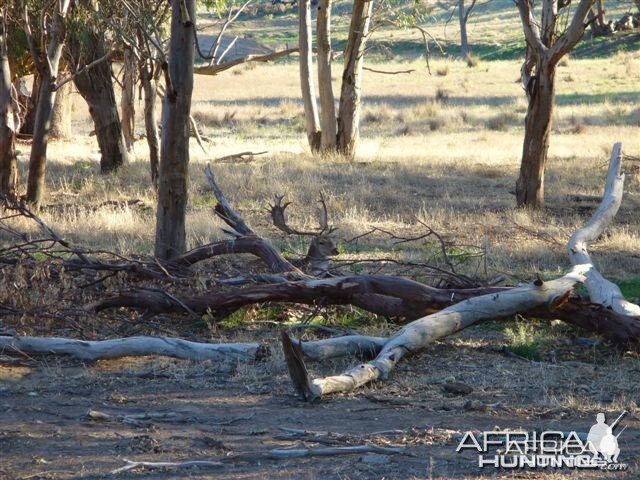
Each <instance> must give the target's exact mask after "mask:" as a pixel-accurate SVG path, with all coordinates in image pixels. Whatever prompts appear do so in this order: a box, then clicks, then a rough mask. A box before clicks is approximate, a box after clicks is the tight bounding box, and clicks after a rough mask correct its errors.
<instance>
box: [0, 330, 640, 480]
mask: <svg viewBox="0 0 640 480" xmlns="http://www.w3.org/2000/svg"><path fill="white" fill-rule="evenodd" d="M557 333H558V335H557V336H558V341H557V342H556V343H555V344H554V345H553V346H552V347H550V348H549V349H548V350H547V351H546V352H545V359H544V360H543V361H540V362H529V361H524V360H522V359H518V358H513V357H512V356H506V355H505V354H504V353H503V352H502V351H500V348H499V347H500V345H501V341H503V340H504V333H503V331H502V329H501V328H500V324H488V325H481V326H478V327H474V328H472V329H468V330H466V331H465V332H463V333H462V334H460V335H458V336H455V337H451V338H448V339H446V340H445V341H442V342H439V343H437V344H434V345H433V346H432V347H431V348H429V349H428V350H426V351H425V352H424V353H422V354H420V355H418V356H414V357H411V358H409V359H407V360H406V361H403V362H402V363H401V364H400V366H399V368H398V369H397V370H396V371H394V373H393V374H392V377H391V378H390V379H389V381H387V382H381V383H377V384H374V385H372V386H370V387H368V388H364V389H361V390H358V391H357V392H354V393H351V394H348V395H341V396H334V397H331V398H327V399H324V400H323V401H322V402H320V403H317V404H308V403H304V402H302V401H301V400H299V399H298V398H297V397H296V396H295V395H294V393H293V390H292V388H291V385H290V382H289V379H288V376H287V374H286V367H285V365H284V361H283V359H282V355H281V353H280V350H279V348H278V345H277V344H273V345H272V351H273V355H272V358H271V359H269V360H267V361H266V362H263V363H260V364H257V365H249V366H239V367H238V369H237V370H235V371H234V372H216V368H215V366H214V365H211V364H206V363H205V364H195V363H190V362H183V361H178V360H171V359H159V358H146V359H120V360H110V361H100V362H98V363H97V364H94V365H82V364H80V363H78V362H75V361H72V360H65V359H53V358H51V357H46V358H42V357H41V358H38V359H30V358H24V359H19V360H18V359H16V357H0V381H1V383H0V425H1V427H0V478H2V479H77V478H86V479H94V478H154V479H155V478H163V479H164V478H243V479H244V478H292V479H297V478H323V479H324V478H326V479H333V478H335V479H367V478H372V479H373V478H376V479H378V478H387V479H395V478H402V479H404V478H545V479H547V478H638V472H639V470H638V468H639V466H640V465H639V463H640V419H639V417H638V413H639V412H640V410H639V405H638V398H640V396H639V393H640V387H639V385H640V366H639V364H638V360H637V355H636V354H633V353H631V352H624V351H619V350H612V349H611V348H609V347H606V346H603V345H596V346H585V342H586V340H585V339H583V338H580V337H574V338H573V339H571V338H572V337H571V335H567V334H566V332H557ZM260 334H261V335H263V338H268V337H271V338H275V337H276V334H277V330H276V329H275V328H274V329H273V331H271V330H270V329H268V330H264V329H262V331H261V332H260ZM587 343H588V342H587ZM354 361H355V360H349V361H348V362H351V363H353V362H354ZM345 362H346V361H345ZM344 366H345V363H344V362H343V363H334V364H332V365H329V366H326V365H325V366H322V367H321V366H318V365H311V366H310V368H311V370H312V372H313V373H314V374H316V375H317V374H321V373H327V372H328V371H335V370H336V369H341V368H343V367H344ZM452 381H456V382H460V383H463V384H465V385H468V386H470V387H472V388H473V391H472V392H471V393H470V394H468V395H455V394H450V393H446V392H445V390H444V388H443V387H444V386H445V385H446V384H447V383H449V382H452ZM622 410H627V411H628V412H629V413H628V415H627V416H626V417H625V418H624V419H623V420H622V424H623V425H625V426H626V429H625V430H624V431H623V433H622V434H621V435H620V437H619V446H620V450H621V454H620V459H619V460H620V462H624V463H627V464H628V465H629V469H628V470H627V471H626V472H613V473H607V474H605V473H603V472H601V471H586V470H581V471H560V472H558V471H553V470H542V471H541V470H537V471H532V470H529V471H522V470H512V471H509V470H502V471H501V470H496V469H494V468H492V467H489V468H487V467H485V468H483V469H481V468H479V467H478V465H477V461H478V460H477V456H476V455H475V453H472V452H464V453H456V447H457V446H458V444H459V442H460V440H461V439H462V435H463V434H464V432H466V431H474V432H476V433H477V432H480V431H486V430H495V429H502V430H504V429H512V430H513V429H522V430H526V431H541V430H545V429H556V430H562V431H578V432H586V431H588V429H589V427H590V426H591V425H592V424H594V423H595V416H596V414H597V413H598V412H604V413H605V414H606V416H607V422H611V421H613V419H614V418H616V417H617V416H618V415H619V414H620V413H621V411H622ZM90 412H91V413H90ZM101 414H108V415H110V417H108V418H102V417H103V415H101ZM145 414H146V417H145ZM136 415H138V417H135V416H136ZM127 416H129V417H128V418H127ZM132 416H133V417H132ZM281 427H285V428H296V429H304V430H309V431H321V432H322V431H329V432H334V433H335V434H332V435H322V434H308V435H306V436H304V438H303V439H302V440H301V439H296V438H292V437H289V438H287V435H290V434H288V433H287V432H286V431H284V430H282V429H281ZM338 434H341V435H338ZM318 442H320V443H318ZM367 443H372V444H375V445H378V446H386V447H389V446H404V447H406V448H407V450H406V453H405V454H395V455H385V454H353V455H345V456H330V457H314V458H298V459H287V460H273V459H269V458H266V457H265V454H266V453H267V452H268V451H269V450H270V449H273V448H283V447H284V448H289V447H323V446H324V447H326V446H348V445H363V444H367ZM125 459H128V460H133V461H154V462H178V461H187V460H221V459H223V460H224V462H225V463H224V466H222V467H217V468H206V469H205V468H191V469H180V470H176V469H172V468H168V469H164V470H146V469H136V470H131V471H129V472H125V473H121V474H119V475H111V474H110V472H111V471H113V470H114V469H117V468H119V467H122V466H124V465H125Z"/></svg>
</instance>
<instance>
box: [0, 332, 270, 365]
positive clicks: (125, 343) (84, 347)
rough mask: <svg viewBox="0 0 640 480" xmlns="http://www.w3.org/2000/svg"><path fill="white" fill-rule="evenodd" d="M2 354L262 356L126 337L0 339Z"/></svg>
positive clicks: (248, 350) (230, 359) (231, 347)
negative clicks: (88, 339) (96, 339)
mask: <svg viewBox="0 0 640 480" xmlns="http://www.w3.org/2000/svg"><path fill="white" fill-rule="evenodd" d="M0 352H2V353H3V354H9V353H20V354H34V353H38V354H52V353H53V354H65V355H71V356H72V357H76V358H79V359H80V360H84V361H89V362H95V361H96V360H104V359H107V358H119V357H138V356H147V355H161V356H167V357H175V358H181V359H185V360H196V361H202V360H213V361H215V362H219V363H220V364H229V363H238V362H251V361H255V360H259V359H260V358H262V357H264V356H265V353H266V349H265V347H264V346H262V345H260V344H258V343H197V342H190V341H188V340H182V339H180V338H171V337H128V338H117V339H113V340H101V341H86V340H74V339H68V338H54V337H4V336H0Z"/></svg>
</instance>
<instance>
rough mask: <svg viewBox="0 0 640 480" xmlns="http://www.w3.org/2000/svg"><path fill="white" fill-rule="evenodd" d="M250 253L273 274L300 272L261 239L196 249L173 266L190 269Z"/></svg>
mask: <svg viewBox="0 0 640 480" xmlns="http://www.w3.org/2000/svg"><path fill="white" fill-rule="evenodd" d="M239 253H250V254H252V255H255V256H256V257H258V258H260V259H261V260H262V261H264V263H265V264H266V265H267V266H268V267H269V269H270V270H271V271H272V272H273V273H285V272H299V270H298V269H297V268H296V267H295V266H293V265H292V264H291V262H289V261H288V260H287V259H286V258H284V257H283V256H282V255H281V254H280V252H279V251H278V250H277V249H276V248H275V247H274V246H273V245H271V244H270V243H269V242H267V241H266V240H264V239H263V238H260V237H255V236H250V237H240V238H237V239H235V240H224V241H221V242H216V243H210V244H208V245H202V246H201V247H196V248H194V249H193V250H190V251H188V252H187V253H185V254H183V255H180V256H179V257H176V258H174V259H172V260H171V264H172V265H176V266H184V267H188V266H190V265H193V264H194V263H197V262H201V261H202V260H206V259H208V258H211V257H214V256H217V255H229V254H239Z"/></svg>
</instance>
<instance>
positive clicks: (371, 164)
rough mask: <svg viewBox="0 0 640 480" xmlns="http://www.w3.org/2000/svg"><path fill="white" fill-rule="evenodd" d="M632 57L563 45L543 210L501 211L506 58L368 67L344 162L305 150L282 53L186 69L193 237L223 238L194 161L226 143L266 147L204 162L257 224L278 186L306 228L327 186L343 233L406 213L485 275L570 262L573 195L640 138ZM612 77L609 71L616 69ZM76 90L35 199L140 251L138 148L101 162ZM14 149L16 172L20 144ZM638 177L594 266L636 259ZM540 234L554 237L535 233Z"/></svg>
mask: <svg viewBox="0 0 640 480" xmlns="http://www.w3.org/2000/svg"><path fill="white" fill-rule="evenodd" d="M630 58H635V59H636V60H637V55H636V57H632V56H631V55H630V54H626V55H619V56H616V57H615V58H614V59H613V61H608V60H602V61H600V60H580V59H573V60H572V61H571V62H570V63H569V64H568V66H566V67H563V71H566V72H567V73H568V74H574V75H578V74H579V75H581V76H585V75H588V76H589V78H590V81H589V82H581V83H580V84H579V85H578V84H576V83H575V82H573V83H571V82H565V81H563V80H562V79H560V80H559V82H558V88H557V93H558V106H557V109H556V118H555V126H556V131H555V132H554V133H553V135H552V139H551V149H550V160H549V167H548V175H547V181H546V186H547V199H548V205H549V209H548V210H547V212H546V213H545V214H544V216H542V217H539V216H531V215H527V214H525V213H522V212H515V211H514V210H513V206H514V197H513V195H512V193H511V192H512V191H513V189H514V184H515V178H516V176H517V172H518V161H519V156H520V150H521V148H522V146H521V142H522V135H523V121H522V119H523V118H524V112H525V111H526V100H525V98H524V95H523V92H522V89H521V87H520V85H519V84H517V83H515V82H514V79H515V78H517V75H518V69H519V65H518V63H517V62H491V63H486V64H483V65H482V67H481V68H477V69H473V70H470V69H468V68H467V67H466V64H465V63H464V62H462V61H460V62H453V61H447V62H446V65H447V66H448V69H449V70H448V75H447V81H446V84H444V83H443V81H442V78H440V77H438V76H428V75H425V74H426V67H425V66H424V65H423V64H421V63H411V64H410V66H411V68H415V69H417V70H418V71H417V72H416V73H415V74H413V75H407V76H386V75H375V74H368V75H367V76H366V78H365V91H364V94H365V109H364V113H363V122H362V141H361V145H360V148H359V153H358V158H357V161H356V162H354V163H344V162H341V161H340V160H338V159H325V160H321V161H319V160H318V159H317V158H313V157H312V156H311V155H310V154H309V153H308V148H307V145H306V139H305V136H304V133H303V131H302V123H303V122H302V107H301V103H300V101H299V99H298V96H299V93H298V85H297V74H296V68H295V66H294V65H288V64H285V65H260V66H257V67H256V68H254V69H252V70H243V75H242V76H241V77H236V76H233V75H223V76H220V77H213V78H211V77H198V78H197V81H196V89H195V92H194V103H193V112H194V116H195V117H196V118H197V119H198V121H199V126H200V128H201V129H202V130H203V131H204V133H205V135H206V136H207V137H208V138H209V139H210V140H211V143H210V144H208V145H207V149H208V154H206V155H205V154H203V152H202V151H201V150H200V148H199V147H197V146H196V145H195V144H193V145H192V150H191V151H192V153H191V155H192V158H191V167H192V168H191V186H190V199H191V202H190V203H191V207H190V209H189V213H188V237H189V238H188V241H189V244H190V245H191V246H195V245H197V244H201V243H203V242H208V241H212V240H216V239H218V238H220V231H219V228H218V226H219V224H218V223H217V221H216V220H215V219H214V218H213V215H212V212H211V209H212V206H213V201H212V198H211V195H210V193H209V189H208V187H207V185H206V181H205V179H204V176H203V175H202V173H201V172H202V167H203V166H204V164H205V162H207V161H211V160H213V159H215V158H217V157H220V156H223V155H228V154H231V153H234V152H238V151H246V150H253V151H260V150H268V151H269V154H268V155H265V156H261V157H258V159H257V160H255V161H254V162H252V163H249V164H237V165H233V164H220V165H215V168H214V170H215V171H216V173H217V175H218V177H219V180H220V183H221V185H222V187H223V188H224V189H225V191H226V192H227V193H228V195H229V197H230V199H231V200H232V201H233V202H234V204H235V205H236V206H237V207H238V208H239V209H240V211H241V212H242V213H243V215H245V216H246V217H247V218H248V220H249V221H250V222H251V223H252V224H254V225H255V226H256V227H257V228H258V229H259V230H260V231H262V232H264V233H265V234H267V235H273V234H274V231H273V228H271V227H270V226H269V224H268V221H267V215H265V213H264V206H265V205H266V203H267V202H268V201H269V200H270V199H271V198H272V196H273V194H274V193H280V194H282V193H286V194H287V195H288V197H289V198H290V200H292V201H294V205H293V207H291V209H290V210H291V221H292V222H293V223H295V224H296V225H299V226H300V227H303V226H304V227H310V226H313V225H315V223H316V200H317V196H318V192H319V191H320V190H323V191H324V192H325V193H326V195H327V198H328V202H329V208H330V211H331V221H332V222H333V223H334V224H335V225H337V226H338V227H339V237H340V238H341V239H343V240H344V239H347V238H350V237H352V236H354V235H357V234H359V233H362V232H363V231H365V230H366V229H368V228H369V227H371V226H376V225H377V226H383V227H385V228H389V229H393V230H398V231H416V229H417V227H416V225H415V222H414V220H413V219H414V217H415V216H416V215H417V216H419V217H420V218H422V219H423V220H424V221H426V222H427V223H428V224H429V225H431V226H433V227H434V228H435V229H436V230H438V231H439V232H441V233H442V234H444V235H445V236H446V238H447V239H448V240H450V241H452V242H456V243H464V244H472V245H478V246H482V247H483V248H485V249H486V250H487V252H488V257H487V261H488V274H489V275H493V274H496V273H497V272H512V273H514V274H515V275H517V276H521V277H528V276H530V275H531V274H532V272H533V271H536V270H538V271H548V272H553V273H555V272H559V271H561V270H562V269H564V268H565V267H566V265H567V260H566V255H565V252H564V247H563V246H562V243H563V242H565V241H566V240H567V238H568V235H569V234H570V232H571V231H572V230H573V229H574V228H576V226H577V225H579V224H581V223H582V222H583V221H584V219H585V218H586V215H588V214H589V213H590V212H591V211H592V207H593V206H594V205H592V204H588V205H586V206H585V205H584V204H581V203H576V202H575V201H571V200H570V199H569V196H575V195H597V194H599V193H600V192H601V191H602V182H603V179H604V175H605V171H606V162H607V159H608V155H609V150H610V148H611V145H612V144H613V142H614V141H617V140H621V141H623V143H624V146H625V151H626V152H627V153H628V154H630V155H636V156H637V155H638V152H639V151H640V137H638V135H637V132H636V130H637V126H638V123H639V121H640V118H639V117H640V116H639V115H638V109H637V108H636V107H635V105H634V103H632V99H633V98H635V99H636V100H637V98H638V95H637V94H632V93H630V92H634V91H635V90H634V89H635V85H634V83H633V82H634V81H633V79H632V78H629V77H625V72H626V70H627V69H628V68H630V67H629V64H630V63H629V62H630ZM386 67H388V65H387V66H386ZM396 67H398V68H404V67H407V64H406V63H405V64H401V65H396ZM615 75H619V77H620V78H618V79H617V80H615V81H614V80H612V76H615ZM266 78H268V79H269V81H268V82H265V79H266ZM445 87H446V89H445ZM578 88H580V91H578V90H576V89H578ZM336 91H338V89H337V85H336ZM211 92H215V94H212V93H211ZM438 92H446V98H445V96H444V94H441V95H440V99H438V98H436V97H437V96H438ZM77 104H78V105H77V106H76V110H75V118H74V125H75V128H76V130H77V132H78V135H77V137H76V138H75V139H74V140H73V142H58V143H54V144H52V145H51V149H50V162H49V167H48V176H47V183H48V190H49V197H48V200H47V203H49V204H52V205H54V206H55V207H54V208H51V209H46V210H45V213H44V217H45V219H46V220H47V221H48V222H50V223H51V224H52V225H54V226H55V228H57V229H58V230H59V231H60V232H61V233H62V234H63V235H65V236H67V237H69V238H71V239H73V240H74V241H77V242H80V243H83V244H88V245H92V246H99V247H107V248H115V249H118V250H120V251H122V252H151V251H152V245H153V238H154V219H155V215H154V204H155V198H154V193H153V191H152V190H151V188H150V186H149V181H148V168H147V164H146V160H145V159H146V146H145V144H144V142H138V143H137V144H136V154H137V157H136V159H135V160H134V161H133V162H132V163H131V165H130V166H128V167H127V168H125V169H123V170H122V171H121V172H120V173H118V174H116V175H107V176H102V175H100V174H98V173H97V162H98V159H99V154H98V150H97V145H96V144H95V137H89V136H87V134H88V130H89V129H90V123H89V122H88V116H87V115H86V113H84V112H83V111H81V108H80V107H81V105H80V102H79V101H78V102H77ZM141 127H142V124H141V123H139V128H141ZM19 149H20V150H21V151H22V154H21V156H20V159H21V161H22V169H23V172H24V169H25V163H24V162H25V161H26V155H27V153H28V146H26V145H20V146H19ZM627 166H628V168H631V167H632V164H631V163H627ZM638 184H639V179H638V175H635V174H632V175H629V177H628V180H627V191H626V193H625V200H624V202H623V207H622V211H621V213H620V215H619V217H618V219H617V222H616V226H615V227H614V228H612V229H611V231H610V234H609V236H608V237H606V238H605V239H603V240H602V241H601V242H600V243H599V244H598V245H597V246H596V247H595V251H596V252H595V253H596V256H597V258H598V261H599V265H600V267H601V268H602V269H603V270H604V271H605V273H607V274H609V275H613V276H616V277H625V276H635V275H638V274H639V273H640V261H638V259H637V258H636V257H635V256H637V255H638V221H637V217H636V216H635V215H634V214H633V211H634V209H635V208H637V205H638V201H639V200H640V196H639V195H638V193H637V186H638ZM132 198H139V199H141V200H142V201H143V202H144V206H142V207H141V206H122V207H117V208H116V207H113V206H107V207H101V208H97V209H96V208H95V206H96V205H98V204H100V203H102V202H104V201H105V200H113V199H132ZM64 204H69V205H73V208H69V207H68V206H67V207H65V206H64ZM60 205H62V206H60ZM532 231H535V232H537V234H533V233H531V232H532ZM536 235H537V236H536ZM545 235H552V236H554V238H557V239H558V240H559V243H558V244H551V243H549V242H548V241H546V240H541V238H543V237H544V236H545ZM280 241H281V242H284V243H283V245H289V246H290V247H291V248H293V249H294V250H300V249H302V248H303V247H302V246H300V245H298V243H296V242H295V241H294V240H292V239H280ZM365 243H366V242H365ZM389 247H390V246H389V244H388V242H386V243H385V241H384V240H383V239H376V240H372V241H371V246H370V248H383V249H386V248H389ZM411 255H418V256H419V255H420V253H419V252H417V253H416V252H411ZM474 268H475V266H474Z"/></svg>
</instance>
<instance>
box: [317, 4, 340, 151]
mask: <svg viewBox="0 0 640 480" xmlns="http://www.w3.org/2000/svg"><path fill="white" fill-rule="evenodd" d="M331 4H332V0H319V1H318V17H317V19H316V22H317V23H316V26H317V30H316V33H317V42H318V87H319V94H320V130H321V131H322V137H321V150H322V152H323V153H327V152H333V151H335V150H336V146H337V134H338V129H337V124H336V105H335V97H334V95H333V84H332V79H331V55H332V52H331Z"/></svg>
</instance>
